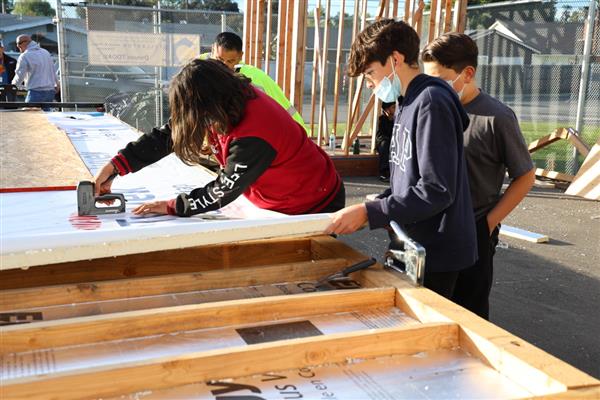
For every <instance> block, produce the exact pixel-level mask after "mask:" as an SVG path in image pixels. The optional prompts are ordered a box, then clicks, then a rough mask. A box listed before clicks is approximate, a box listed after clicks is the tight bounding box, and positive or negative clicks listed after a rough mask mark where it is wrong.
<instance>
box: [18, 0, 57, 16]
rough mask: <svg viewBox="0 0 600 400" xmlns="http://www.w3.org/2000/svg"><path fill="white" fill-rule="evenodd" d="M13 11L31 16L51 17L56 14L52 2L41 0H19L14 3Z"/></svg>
mask: <svg viewBox="0 0 600 400" xmlns="http://www.w3.org/2000/svg"><path fill="white" fill-rule="evenodd" d="M12 13H13V14H18V15H27V16H30V17H35V16H43V17H51V16H53V15H55V11H54V9H53V8H52V6H51V5H50V3H48V2H47V1H41V0H18V1H17V2H16V3H15V5H14V8H13V11H12Z"/></svg>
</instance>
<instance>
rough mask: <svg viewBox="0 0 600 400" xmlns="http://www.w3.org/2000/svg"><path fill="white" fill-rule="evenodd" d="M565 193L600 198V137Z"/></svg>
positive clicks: (592, 198)
mask: <svg viewBox="0 0 600 400" xmlns="http://www.w3.org/2000/svg"><path fill="white" fill-rule="evenodd" d="M565 194H569V195H573V196H581V197H584V198H586V199H591V200H600V139H598V141H597V142H596V144H595V145H594V147H592V149H591V150H590V152H589V153H588V155H587V157H586V158H585V160H584V161H583V164H581V167H580V168H579V171H577V175H576V176H575V179H574V180H573V183H571V184H570V185H569V187H568V189H567V191H566V192H565Z"/></svg>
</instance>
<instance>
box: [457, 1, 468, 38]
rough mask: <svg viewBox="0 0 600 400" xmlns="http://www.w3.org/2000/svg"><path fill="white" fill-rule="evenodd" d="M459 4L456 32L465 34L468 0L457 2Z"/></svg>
mask: <svg viewBox="0 0 600 400" xmlns="http://www.w3.org/2000/svg"><path fill="white" fill-rule="evenodd" d="M456 1H457V2H458V7H457V8H458V17H457V23H456V24H455V30H456V32H460V33H464V32H465V29H466V28H467V4H468V1H467V0H456Z"/></svg>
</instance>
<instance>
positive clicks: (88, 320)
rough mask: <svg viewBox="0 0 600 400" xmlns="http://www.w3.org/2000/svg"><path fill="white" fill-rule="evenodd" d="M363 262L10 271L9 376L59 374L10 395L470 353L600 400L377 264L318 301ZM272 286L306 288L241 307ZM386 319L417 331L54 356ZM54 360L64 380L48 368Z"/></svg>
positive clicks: (28, 378) (220, 250)
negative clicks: (324, 284) (191, 335)
mask: <svg viewBox="0 0 600 400" xmlns="http://www.w3.org/2000/svg"><path fill="white" fill-rule="evenodd" d="M365 258H366V256H364V255H362V254H361V253H359V252H357V251H355V250H353V249H351V248H350V247H348V246H346V245H344V244H343V243H341V242H339V241H337V240H335V239H332V238H330V237H314V238H302V239H287V240H286V239H279V240H263V241H254V242H245V243H237V244H231V245H226V246H222V245H221V246H206V247H198V248H189V249H181V250H177V251H161V252H156V253H148V254H140V255H132V256H122V257H116V258H108V259H98V260H90V261H81V262H74V263H65V264H55V265H48V266H39V267H31V268H29V269H28V270H7V271H2V272H0V282H1V284H2V290H1V291H0V307H1V309H0V312H1V313H3V315H5V316H6V315H9V314H10V313H12V315H13V317H14V318H16V321H17V322H26V321H27V320H29V321H31V322H27V323H19V324H10V325H6V326H3V327H0V334H1V344H2V345H1V346H0V357H1V358H2V360H3V365H9V364H10V365H12V368H15V363H17V361H18V360H20V361H19V362H23V363H24V364H25V363H26V362H25V361H24V360H30V361H31V363H32V365H33V367H31V368H34V369H35V368H37V369H38V370H42V369H43V367H42V365H41V364H43V363H47V364H48V365H49V367H48V368H49V369H48V370H47V371H44V372H43V373H27V372H22V373H21V375H20V376H17V377H5V379H3V380H2V382H1V387H0V393H1V396H0V397H1V398H6V399H55V398H56V399H79V398H107V397H111V396H115V397H119V396H126V395H130V396H138V395H139V396H140V397H141V398H143V395H140V393H142V394H146V395H148V394H149V393H152V392H156V393H160V390H173V389H172V388H177V387H182V386H183V385H190V384H194V383H202V382H214V381H218V382H225V383H222V384H224V385H232V384H233V383H231V382H232V381H231V380H232V379H234V381H233V382H235V379H240V378H243V377H249V376H252V375H258V374H272V373H277V372H278V371H286V370H294V369H296V370H297V369H302V368H308V367H311V368H320V367H319V366H327V365H331V364H332V363H339V364H340V365H342V364H345V363H353V362H358V361H360V362H362V361H363V360H371V359H377V360H379V359H385V357H391V356H394V357H396V356H397V357H401V356H410V355H414V354H425V353H428V352H429V353H432V352H433V353H435V352H437V351H460V352H462V353H464V354H467V355H469V357H472V358H474V359H476V360H478V362H481V363H482V364H483V365H485V366H486V367H487V368H489V369H491V370H493V371H494V373H498V375H499V376H501V377H502V378H503V379H507V380H508V381H510V382H512V383H514V384H515V385H518V386H520V387H521V388H525V389H526V390H527V391H528V393H530V395H529V396H525V397H535V398H545V397H548V398H598V397H599V396H600V381H598V380H596V379H594V378H592V377H591V376H589V375H587V374H585V373H583V372H581V371H579V370H577V369H575V368H573V367H572V366H570V365H568V364H566V363H564V362H562V361H560V360H558V359H557V358H555V357H553V356H551V355H549V354H547V353H545V352H543V351H541V350H540V349H538V348H536V347H534V346H533V345H531V344H529V343H527V342H525V341H523V340H522V339H520V338H518V337H516V336H514V335H512V334H510V333H509V332H507V331H504V330H502V329H500V328H499V327H497V326H495V325H493V324H491V323H489V322H487V321H484V320H482V319H481V318H479V317H477V316H475V315H474V314H472V313H470V312H468V311H466V310H464V309H462V308H461V307H458V306H457V305H455V304H453V303H452V302H450V301H448V300H446V299H444V298H443V297H441V296H439V295H437V294H435V293H433V292H431V291H430V290H428V289H425V288H415V287H412V286H411V285H410V284H409V283H407V282H406V281H405V280H404V279H403V278H402V277H401V276H399V275H397V274H395V273H393V272H388V271H386V270H384V269H383V268H382V267H381V266H379V265H378V266H375V267H372V268H371V269H369V270H366V271H362V272H358V273H355V274H354V275H353V276H352V278H353V279H354V280H355V281H357V282H358V283H360V285H361V288H360V289H352V290H331V291H314V282H315V281H316V280H317V279H318V278H321V277H322V276H324V275H327V274H330V273H333V272H335V271H337V270H339V269H341V268H343V267H345V266H348V265H351V264H353V263H355V262H358V261H361V260H364V259H365ZM284 283H285V285H284ZM261 285H262V287H265V288H267V287H271V286H270V285H279V286H272V287H276V288H284V289H285V288H288V289H289V288H297V289H298V290H293V291H290V293H292V294H289V295H277V290H271V291H266V292H265V293H264V295H263V297H258V298H244V297H248V296H247V293H246V296H244V293H242V292H243V291H244V290H249V289H247V288H249V287H250V288H256V287H261ZM311 285H312V286H311ZM232 288H238V289H237V290H238V291H236V290H235V289H232ZM219 289H220V290H227V291H229V292H227V293H229V295H230V297H231V296H232V297H234V299H230V300H227V301H218V302H204V303H202V302H201V301H200V302H194V301H192V302H190V303H189V304H180V305H170V304H169V305H166V306H164V304H163V303H162V301H159V302H157V301H155V300H156V299H157V298H167V297H177V296H179V295H181V294H182V293H184V294H185V293H188V294H189V293H192V294H193V293H198V292H202V293H208V292H206V291H207V290H208V291H210V293H217V292H218V290H219ZM288 289H285V290H288ZM313 291H314V292H313ZM236 296H237V297H239V298H237V299H236V298H235V297H236ZM139 298H142V299H139ZM132 299H133V300H136V299H137V300H142V301H141V303H143V304H142V305H141V306H139V307H137V306H136V307H137V308H136V309H134V310H130V311H123V310H122V309H119V308H118V307H117V308H112V309H111V307H108V308H106V309H105V308H102V306H100V307H98V308H94V305H98V304H100V305H105V304H108V303H111V302H113V303H115V304H123V303H127V302H130V301H133V300H132ZM53 307H54V308H56V307H59V308H60V307H67V308H68V307H81V308H82V309H83V310H84V311H83V312H84V316H77V317H73V318H62V317H61V314H60V313H55V314H54V317H53V318H51V319H49V320H43V319H44V318H43V317H44V313H45V312H46V311H45V310H48V309H52V308H53ZM86 307H87V308H86ZM134 308H135V307H134ZM85 310H87V311H85ZM377 310H395V311H394V312H395V313H400V314H401V315H402V318H403V319H402V320H403V321H404V320H407V321H409V322H408V323H403V324H396V325H394V326H391V327H376V328H371V329H354V328H352V327H350V328H348V329H346V330H345V331H343V332H338V333H323V334H307V335H305V336H304V337H301V336H302V335H300V336H295V335H296V333H294V332H292V334H291V336H286V337H283V338H281V340H279V339H275V340H266V341H264V342H261V343H250V344H248V343H244V344H241V345H240V344H236V345H227V344H225V345H223V346H221V345H218V346H217V345H215V347H210V346H209V347H210V348H204V349H201V350H195V351H186V350H185V347H181V349H182V350H180V351H179V350H178V351H175V352H171V353H168V354H166V355H165V354H162V355H161V354H150V355H148V356H146V357H142V358H140V359H136V360H131V359H128V360H125V361H124V362H122V361H120V360H118V359H115V360H114V361H113V360H108V361H103V362H102V363H99V364H98V365H83V364H82V365H77V362H75V363H74V364H73V362H72V360H71V364H69V365H70V366H69V367H68V368H67V367H65V368H63V369H62V370H61V369H60V368H56V366H57V365H58V364H60V363H58V361H60V360H59V359H58V358H56V357H57V355H59V354H64V352H68V351H71V352H77V351H80V352H81V354H84V356H82V357H84V358H85V354H86V353H85V352H86V351H91V352H94V351H95V352H96V353H98V354H102V352H110V351H111V348H114V347H115V346H120V345H121V344H123V345H124V346H126V345H127V344H131V343H135V341H136V340H140V342H137V343H152V340H155V339H156V338H163V337H169V335H171V336H173V337H175V336H177V335H181V334H182V332H199V334H202V335H205V336H204V337H207V338H211V340H212V339H214V338H215V337H218V336H219V334H220V333H222V332H226V331H227V330H228V329H230V328H231V327H234V328H236V329H238V328H240V329H241V328H244V327H254V328H255V329H262V328H261V327H264V326H266V325H268V326H273V325H277V324H281V323H288V322H290V321H291V322H292V323H293V322H298V321H305V320H307V321H310V320H314V319H320V320H333V319H335V318H337V316H340V315H347V314H348V313H350V314H357V313H358V314H360V313H373V312H379V311H377ZM115 311H116V312H115ZM19 312H20V313H21V314H19ZM36 312H38V313H41V318H42V320H41V321H37V320H36V318H35V314H34V313H36ZM86 312H87V314H86ZM381 312H384V311H381ZM65 315H66V316H68V315H67V314H65ZM257 327H259V328H257ZM211 335H212V336H211ZM156 340H158V339H156ZM145 341H148V342H145ZM211 346H212V345H211ZM131 348H134V347H131ZM137 350H139V348H138V349H137ZM61 352H63V353H61ZM125 353H126V352H125ZM52 357H55V358H53V360H54V361H53V362H54V363H55V364H54V369H52V365H51V364H52V362H48V360H49V359H51V358H52ZM94 357H95V356H94ZM124 357H125V358H127V357H128V355H127V354H125V355H124ZM90 359H93V357H92V358H90ZM57 360H58V361H57ZM356 360H358V361H356ZM76 361H77V360H76ZM11 363H12V364H11ZM257 390H258V389H257ZM134 393H138V394H136V395H133V394H134ZM156 393H155V394H156ZM165 393H167V394H166V395H165V396H166V397H164V398H169V395H168V393H170V392H165ZM130 398H133V397H130ZM208 398H213V397H208ZM216 398H218V397H216ZM222 398H227V397H222ZM246 398H262V397H258V396H256V397H246ZM340 398H343V397H340Z"/></svg>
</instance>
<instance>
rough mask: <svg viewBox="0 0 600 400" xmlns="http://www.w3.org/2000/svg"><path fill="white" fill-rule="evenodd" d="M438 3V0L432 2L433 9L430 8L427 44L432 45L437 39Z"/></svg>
mask: <svg viewBox="0 0 600 400" xmlns="http://www.w3.org/2000/svg"><path fill="white" fill-rule="evenodd" d="M440 1H441V0H440ZM437 3H438V0H431V7H430V8H429V30H428V32H427V43H431V41H432V40H433V39H435V26H436V18H437Z"/></svg>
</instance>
